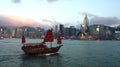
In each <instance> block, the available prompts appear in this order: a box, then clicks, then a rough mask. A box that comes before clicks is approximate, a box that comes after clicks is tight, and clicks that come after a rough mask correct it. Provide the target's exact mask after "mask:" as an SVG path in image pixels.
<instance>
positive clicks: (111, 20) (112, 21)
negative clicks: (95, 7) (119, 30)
mask: <svg viewBox="0 0 120 67" xmlns="http://www.w3.org/2000/svg"><path fill="white" fill-rule="evenodd" d="M90 22H91V23H93V24H104V25H109V26H112V25H118V24H120V19H118V18H117V17H93V18H91V19H90Z"/></svg>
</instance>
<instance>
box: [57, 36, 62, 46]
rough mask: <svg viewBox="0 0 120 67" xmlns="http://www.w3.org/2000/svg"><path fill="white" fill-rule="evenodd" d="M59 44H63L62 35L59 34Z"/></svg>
mask: <svg viewBox="0 0 120 67" xmlns="http://www.w3.org/2000/svg"><path fill="white" fill-rule="evenodd" d="M57 44H62V37H61V36H58V38H57Z"/></svg>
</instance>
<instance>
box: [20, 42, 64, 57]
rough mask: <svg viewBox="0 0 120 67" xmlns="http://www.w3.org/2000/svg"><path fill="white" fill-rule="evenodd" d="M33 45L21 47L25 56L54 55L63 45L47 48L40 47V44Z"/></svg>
mask: <svg viewBox="0 0 120 67" xmlns="http://www.w3.org/2000/svg"><path fill="white" fill-rule="evenodd" d="M33 44H34V43H33ZM33 44H32V45H31V44H29V45H28V44H27V45H24V46H22V48H21V49H22V50H23V51H24V52H25V53H26V54H30V55H36V54H42V55H44V54H54V53H57V52H58V51H59V49H60V47H61V46H63V45H59V46H57V47H51V48H48V47H47V46H45V45H41V44H38V45H33Z"/></svg>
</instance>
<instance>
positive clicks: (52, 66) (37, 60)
mask: <svg viewBox="0 0 120 67" xmlns="http://www.w3.org/2000/svg"><path fill="white" fill-rule="evenodd" d="M61 59H62V56H61V55H60V54H54V55H50V56H45V55H43V56H40V55H36V56H30V55H25V54H24V55H22V60H21V64H20V66H19V67H62V66H63V65H62V62H61Z"/></svg>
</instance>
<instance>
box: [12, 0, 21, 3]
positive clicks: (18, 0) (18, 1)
mask: <svg viewBox="0 0 120 67" xmlns="http://www.w3.org/2000/svg"><path fill="white" fill-rule="evenodd" d="M12 2H13V3H20V2H21V0H12Z"/></svg>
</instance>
